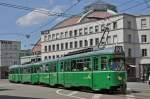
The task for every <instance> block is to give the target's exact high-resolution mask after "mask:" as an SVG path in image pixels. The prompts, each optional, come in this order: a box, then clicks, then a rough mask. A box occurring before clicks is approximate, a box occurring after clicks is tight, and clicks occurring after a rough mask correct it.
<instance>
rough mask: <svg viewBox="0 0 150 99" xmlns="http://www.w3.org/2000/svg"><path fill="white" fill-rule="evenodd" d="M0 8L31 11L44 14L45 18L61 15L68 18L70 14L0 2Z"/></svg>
mask: <svg viewBox="0 0 150 99" xmlns="http://www.w3.org/2000/svg"><path fill="white" fill-rule="evenodd" d="M0 6H4V7H10V8H15V9H19V10H26V11H33V12H37V13H41V14H45V15H47V16H62V15H63V16H66V17H67V16H70V14H64V13H63V14H62V13H58V12H50V11H48V10H44V9H38V8H31V7H26V6H22V5H15V4H9V3H5V2H0Z"/></svg>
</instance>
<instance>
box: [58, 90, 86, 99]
mask: <svg viewBox="0 0 150 99" xmlns="http://www.w3.org/2000/svg"><path fill="white" fill-rule="evenodd" d="M61 91H62V89H59V90H57V91H56V93H57V94H58V95H62V96H67V97H72V98H77V99H86V98H82V97H78V96H72V95H74V94H76V93H77V91H73V92H71V93H69V94H62V93H61Z"/></svg>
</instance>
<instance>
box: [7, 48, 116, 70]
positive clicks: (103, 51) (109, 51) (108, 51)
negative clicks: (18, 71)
mask: <svg viewBox="0 0 150 99" xmlns="http://www.w3.org/2000/svg"><path fill="white" fill-rule="evenodd" d="M114 50H115V47H110V48H104V49H99V50H95V51H92V52H86V53H81V54H75V55H71V56H65V57H61V58H59V59H51V60H45V61H42V62H38V63H32V64H26V65H13V66H11V67H9V68H10V69H13V68H17V67H30V66H33V65H40V64H46V63H49V62H54V61H58V60H66V59H73V58H79V57H86V56H93V55H100V54H112V53H114Z"/></svg>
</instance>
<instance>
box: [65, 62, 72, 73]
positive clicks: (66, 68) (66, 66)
mask: <svg viewBox="0 0 150 99" xmlns="http://www.w3.org/2000/svg"><path fill="white" fill-rule="evenodd" d="M64 65H65V71H66V72H69V71H71V66H70V62H69V61H65V63H64Z"/></svg>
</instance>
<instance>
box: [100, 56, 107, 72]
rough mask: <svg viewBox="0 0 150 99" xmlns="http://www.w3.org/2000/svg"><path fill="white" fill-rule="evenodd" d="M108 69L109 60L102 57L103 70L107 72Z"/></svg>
mask: <svg viewBox="0 0 150 99" xmlns="http://www.w3.org/2000/svg"><path fill="white" fill-rule="evenodd" d="M106 69H107V58H106V57H101V70H106Z"/></svg>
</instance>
